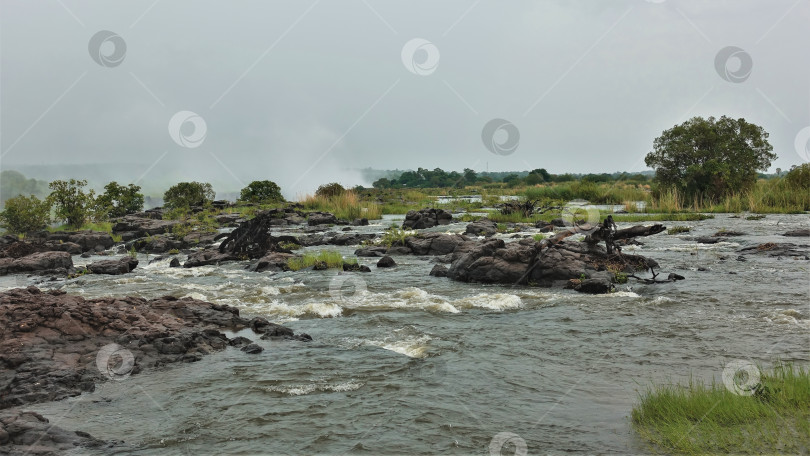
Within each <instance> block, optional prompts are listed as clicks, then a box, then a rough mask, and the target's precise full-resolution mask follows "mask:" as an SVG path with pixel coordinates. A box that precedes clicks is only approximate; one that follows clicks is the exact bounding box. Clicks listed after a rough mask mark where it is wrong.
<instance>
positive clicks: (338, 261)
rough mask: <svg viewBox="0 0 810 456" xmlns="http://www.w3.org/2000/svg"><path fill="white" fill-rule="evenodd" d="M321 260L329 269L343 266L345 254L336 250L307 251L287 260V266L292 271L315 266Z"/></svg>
mask: <svg viewBox="0 0 810 456" xmlns="http://www.w3.org/2000/svg"><path fill="white" fill-rule="evenodd" d="M355 261H357V260H355ZM320 262H323V263H325V264H326V267H327V268H329V269H335V268H342V267H343V255H341V254H340V252H337V251H334V250H321V251H320V252H318V253H317V254H313V253H309V252H307V253H305V254H304V255H303V256H300V257H293V258H290V259H289V260H287V267H288V268H290V270H291V271H298V270H301V269H304V268H308V267H310V266H314V265H315V263H320Z"/></svg>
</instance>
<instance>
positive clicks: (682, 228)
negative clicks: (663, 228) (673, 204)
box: [667, 225, 692, 234]
mask: <svg viewBox="0 0 810 456" xmlns="http://www.w3.org/2000/svg"><path fill="white" fill-rule="evenodd" d="M690 231H692V228H689V227H688V226H683V225H675V226H673V227H672V228H670V229H668V230H667V234H680V233H688V232H690Z"/></svg>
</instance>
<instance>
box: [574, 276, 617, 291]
mask: <svg viewBox="0 0 810 456" xmlns="http://www.w3.org/2000/svg"><path fill="white" fill-rule="evenodd" d="M612 289H613V284H612V283H611V282H610V280H607V279H585V280H580V281H579V283H578V284H576V286H574V290H575V291H578V292H580V293H588V294H605V293H610V291H611V290H612Z"/></svg>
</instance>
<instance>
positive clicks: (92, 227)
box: [48, 222, 113, 233]
mask: <svg viewBox="0 0 810 456" xmlns="http://www.w3.org/2000/svg"><path fill="white" fill-rule="evenodd" d="M112 227H113V225H112V223H110V222H85V223H84V224H83V225H82V226H81V227H79V228H78V229H76V228H74V227H71V226H70V225H59V226H55V227H54V226H50V227H48V231H50V232H56V231H105V232H107V233H112Z"/></svg>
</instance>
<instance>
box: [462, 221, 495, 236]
mask: <svg viewBox="0 0 810 456" xmlns="http://www.w3.org/2000/svg"><path fill="white" fill-rule="evenodd" d="M497 232H498V224H497V223H495V222H493V221H492V220H490V219H487V218H482V219H480V220H477V221H475V222H472V223H470V224H469V225H467V229H466V230H465V231H464V234H470V235H472V236H492V235H493V234H495V233H497Z"/></svg>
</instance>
